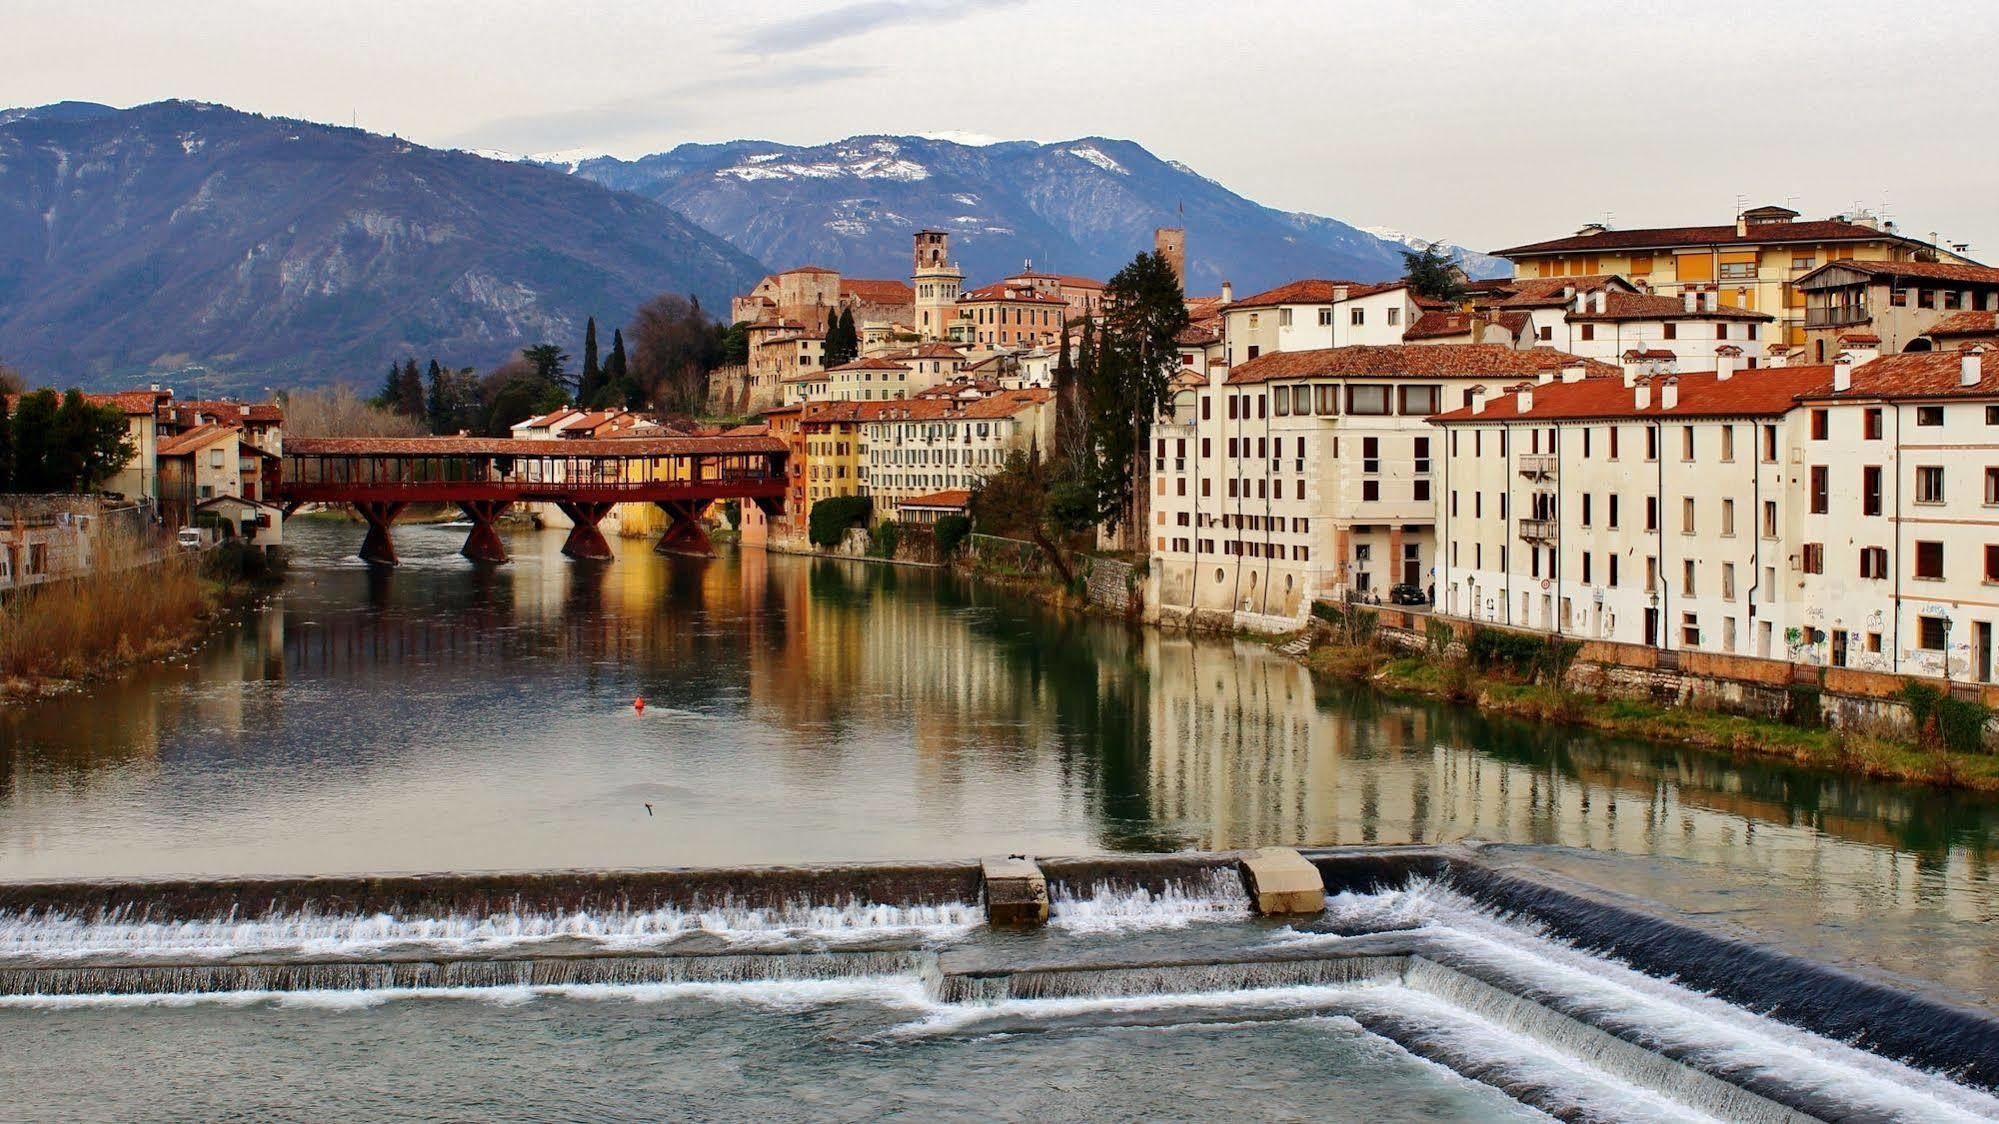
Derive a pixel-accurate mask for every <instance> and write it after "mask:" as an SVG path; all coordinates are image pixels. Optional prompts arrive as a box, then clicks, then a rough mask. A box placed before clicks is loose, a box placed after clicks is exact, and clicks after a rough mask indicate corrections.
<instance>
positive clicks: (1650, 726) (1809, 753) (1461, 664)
mask: <svg viewBox="0 0 1999 1124" xmlns="http://www.w3.org/2000/svg"><path fill="white" fill-rule="evenodd" d="M1307 664H1308V666H1309V667H1310V668H1311V669H1312V670H1313V671H1314V672H1315V673H1317V674H1320V675H1325V676H1328V677H1331V678H1336V679H1344V680H1349V681H1353V682H1359V683H1365V684H1367V685H1369V686H1371V687H1373V688H1374V689H1376V690H1378V691H1381V692H1383V693H1384V694H1388V695H1394V696H1401V697H1405V698H1428V699H1444V700H1447V701H1451V702H1458V703H1463V704H1467V705H1473V706H1477V707H1478V708H1479V709H1480V710H1483V711H1487V712H1490V713H1493V714H1504V715H1510V716H1513V717H1517V718H1525V719H1530V720H1534V721H1541V722H1565V723H1569V724H1572V725H1577V726H1583V727H1587V728H1589V729H1592V730H1598V731H1601V732H1603V733H1606V734H1611V735H1615V736H1618V737H1628V738H1642V739H1646V740H1649V741H1659V742H1672V743H1678V744H1682V745H1694V746H1701V747H1704V748H1708V749H1715V750H1720V751H1722V752H1725V753H1730V754H1734V755H1736V756H1738V757H1756V758H1765V759H1771V760H1778V761H1788V762H1792V763H1794V764H1799V765H1806V766H1810V767H1813V768H1819V769H1828V770H1834V771H1840V772H1848V773H1854V774H1858V775H1861V776H1866V777H1874V778H1878V779H1884V780H1896V781H1912V782H1918V783H1922V784H1933V785H1941V786H1947V787H1953V788H1967V789H1975V790H1978V791H1982V792H1999V756H1995V755H1992V754H1986V753H1960V752H1955V751H1952V750H1948V749H1943V748H1940V747H1927V746H1918V745H1915V744H1912V743H1910V742H1907V741H1902V740H1898V739H1892V738H1883V737H1877V736H1874V735H1870V734H1860V733H1854V732H1849V731H1843V730H1834V729H1828V728H1824V727H1801V726H1792V725H1787V724H1785V723H1783V722H1777V721H1772V720H1769V719H1761V718H1747V717H1742V716H1739V715H1732V714H1722V713H1719V712H1717V711H1711V710H1701V709H1698V708H1694V707H1682V706H1673V707H1665V706H1658V705H1655V704H1652V703H1647V702H1641V701H1637V700H1632V699H1625V698H1617V697H1612V696H1608V695H1597V694H1589V693H1585V692H1580V691H1575V690H1570V689H1565V688H1558V687H1555V686H1551V685H1549V684H1547V683H1542V682H1534V681H1531V680H1530V679H1528V678H1526V677H1522V676H1518V675H1514V674H1509V673H1506V672H1491V671H1481V670H1478V669H1475V668H1473V667H1471V666H1470V665H1469V664H1468V663H1467V662H1466V661H1464V660H1454V659H1446V658H1442V657H1429V656H1412V655H1397V654H1390V653H1385V652H1382V651H1380V650H1378V649H1375V648H1373V647H1370V646H1366V645H1354V644H1343V643H1334V644H1327V645H1322V646H1319V647H1316V648H1314V649H1313V650H1312V652H1311V653H1310V655H1309V656H1308V657H1307Z"/></svg>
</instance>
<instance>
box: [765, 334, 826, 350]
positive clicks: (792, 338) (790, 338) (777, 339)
mask: <svg viewBox="0 0 1999 1124" xmlns="http://www.w3.org/2000/svg"><path fill="white" fill-rule="evenodd" d="M825 338H826V333H824V332H791V333H789V334H786V335H782V336H773V337H771V338H770V339H767V340H763V341H761V342H760V343H758V344H757V346H758V347H770V346H772V345H774V344H783V343H797V342H798V341H800V340H823V339H825Z"/></svg>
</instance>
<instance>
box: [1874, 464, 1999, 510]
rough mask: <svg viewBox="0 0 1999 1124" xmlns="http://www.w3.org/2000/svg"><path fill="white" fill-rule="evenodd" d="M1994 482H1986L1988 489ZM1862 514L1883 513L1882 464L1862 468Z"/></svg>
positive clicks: (1988, 489)
mask: <svg viewBox="0 0 1999 1124" xmlns="http://www.w3.org/2000/svg"><path fill="white" fill-rule="evenodd" d="M1991 487H1992V482H1991V481H1990V480H1988V481H1987V482H1986V491H1987V492H1988V493H1989V492H1990V491H1991ZM1860 514H1862V515H1879V514H1881V466H1880V465H1878V464H1870V465H1867V466H1865V467H1864V468H1862V469H1861V470H1860Z"/></svg>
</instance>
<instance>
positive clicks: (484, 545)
mask: <svg viewBox="0 0 1999 1124" xmlns="http://www.w3.org/2000/svg"><path fill="white" fill-rule="evenodd" d="M512 506H513V501H511V500H459V501H458V510H460V511H463V512H464V513H465V518H467V519H470V520H471V521H472V531H471V533H470V534H468V535H466V536H465V545H464V546H463V547H460V548H459V551H458V553H460V554H463V555H464V556H465V557H467V558H470V559H471V560H472V561H474V562H485V563H487V564H489V565H493V566H498V565H500V564H502V563H504V562H505V561H506V560H507V544H506V543H503V542H501V541H500V532H498V531H496V530H494V529H493V521H494V520H495V519H498V518H499V517H500V515H501V513H503V512H505V511H506V510H507V509H508V508H509V507H512Z"/></svg>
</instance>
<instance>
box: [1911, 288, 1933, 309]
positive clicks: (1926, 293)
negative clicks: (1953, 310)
mask: <svg viewBox="0 0 1999 1124" xmlns="http://www.w3.org/2000/svg"><path fill="white" fill-rule="evenodd" d="M1936 306H1937V292H1936V290H1935V289H1917V290H1916V307H1917V308H1935V307H1936Z"/></svg>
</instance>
